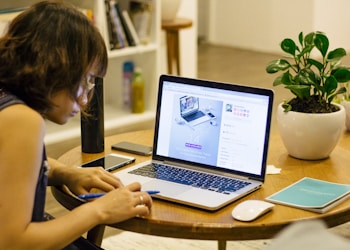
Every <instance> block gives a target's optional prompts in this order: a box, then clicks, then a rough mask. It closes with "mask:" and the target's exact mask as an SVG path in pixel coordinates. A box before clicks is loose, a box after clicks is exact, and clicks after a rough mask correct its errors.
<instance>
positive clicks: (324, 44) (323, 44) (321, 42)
mask: <svg viewBox="0 0 350 250" xmlns="http://www.w3.org/2000/svg"><path fill="white" fill-rule="evenodd" d="M314 43H315V46H316V48H317V49H318V50H319V51H320V52H321V55H322V57H325V56H326V55H327V51H328V47H329V40H328V38H327V36H326V35H324V34H322V33H316V34H315V40H314Z"/></svg>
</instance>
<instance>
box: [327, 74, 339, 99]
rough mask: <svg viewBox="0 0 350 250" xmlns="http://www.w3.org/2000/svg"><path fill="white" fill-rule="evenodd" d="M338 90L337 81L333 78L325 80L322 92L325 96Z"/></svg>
mask: <svg viewBox="0 0 350 250" xmlns="http://www.w3.org/2000/svg"><path fill="white" fill-rule="evenodd" d="M337 88H338V81H337V80H336V79H335V77H334V76H329V77H327V78H326V81H325V83H324V91H325V92H326V93H327V96H328V95H330V94H332V93H333V92H334V91H335V90H336V89H337Z"/></svg>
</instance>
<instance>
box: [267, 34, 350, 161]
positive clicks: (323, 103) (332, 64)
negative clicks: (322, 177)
mask: <svg viewBox="0 0 350 250" xmlns="http://www.w3.org/2000/svg"><path fill="white" fill-rule="evenodd" d="M298 38H299V39H298V40H299V41H298V42H299V43H298V44H297V43H296V42H294V41H293V40H292V39H290V38H286V39H284V40H283V41H282V42H281V45H280V46H281V49H282V51H283V52H285V53H286V54H287V55H288V56H287V57H285V58H282V59H277V60H273V61H271V62H269V63H268V65H267V67H266V72H267V73H269V74H274V73H277V72H282V74H281V75H279V76H278V77H277V78H276V79H275V80H274V82H273V85H274V86H277V85H284V86H285V88H287V89H289V90H290V91H291V93H292V94H293V95H294V97H292V98H291V99H290V100H285V101H284V102H283V103H281V104H280V105H279V106H278V110H277V122H278V127H279V130H280V132H281V137H282V140H283V143H284V145H285V146H286V148H287V150H288V153H289V154H290V155H291V156H293V157H296V158H301V159H307V160H318V159H323V158H326V157H328V156H329V154H330V153H331V151H332V150H333V149H334V147H335V146H336V144H337V142H338V140H339V138H340V135H341V132H342V129H343V126H344V123H345V111H344V108H343V106H341V105H338V104H336V103H334V102H332V101H333V99H334V98H335V97H336V96H338V95H341V94H344V93H345V92H346V88H345V86H343V84H339V83H346V82H348V81H349V80H350V69H349V68H348V67H345V66H342V65H341V59H342V58H343V57H344V56H345V55H346V51H345V49H343V48H337V49H334V50H332V51H329V40H328V38H327V36H326V35H325V34H324V33H322V32H311V33H309V34H307V35H306V36H304V34H303V32H301V33H300V34H299V37H298ZM304 122H305V123H304Z"/></svg>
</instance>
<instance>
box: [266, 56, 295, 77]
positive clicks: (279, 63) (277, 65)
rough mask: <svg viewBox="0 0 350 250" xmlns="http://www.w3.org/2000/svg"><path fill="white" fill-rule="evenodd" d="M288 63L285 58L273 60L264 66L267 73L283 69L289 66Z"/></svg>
mask: <svg viewBox="0 0 350 250" xmlns="http://www.w3.org/2000/svg"><path fill="white" fill-rule="evenodd" d="M290 67H291V65H290V63H289V62H288V61H287V60H285V59H278V60H273V61H271V62H269V63H268V65H267V66H266V72H267V73H269V74H273V73H276V72H278V71H283V70H286V69H288V68H290Z"/></svg>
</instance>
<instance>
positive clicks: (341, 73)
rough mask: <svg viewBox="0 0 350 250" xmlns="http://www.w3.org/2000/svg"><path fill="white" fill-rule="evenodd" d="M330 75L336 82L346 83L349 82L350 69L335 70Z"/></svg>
mask: <svg viewBox="0 0 350 250" xmlns="http://www.w3.org/2000/svg"><path fill="white" fill-rule="evenodd" d="M332 75H333V76H334V77H335V79H336V80H337V81H338V82H348V81H350V69H349V68H345V67H341V68H337V69H335V70H334V71H333V72H332Z"/></svg>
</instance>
